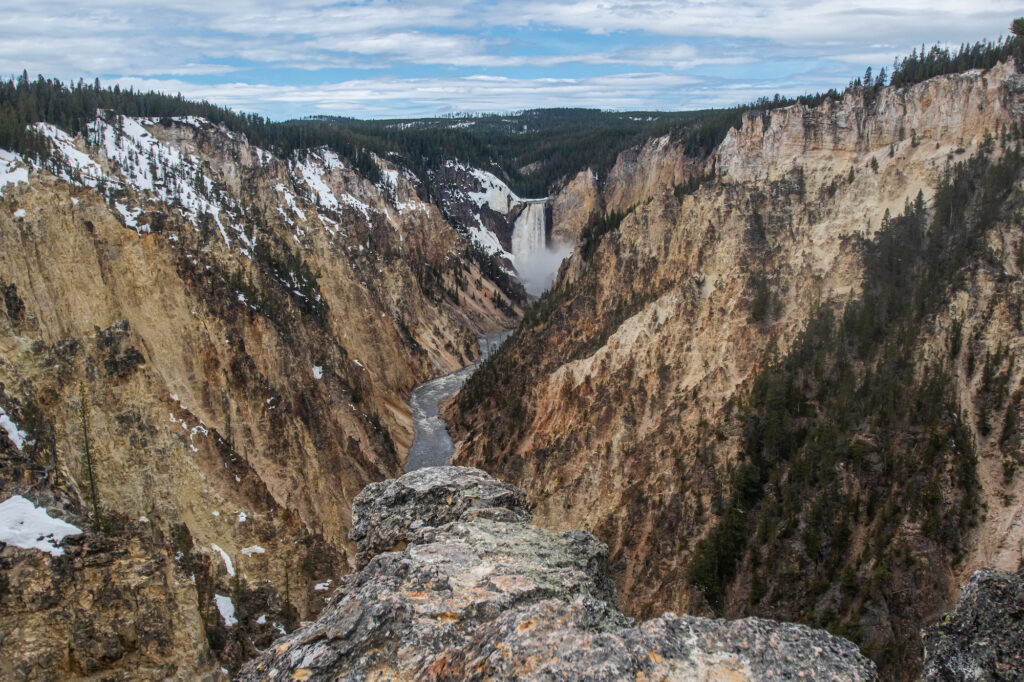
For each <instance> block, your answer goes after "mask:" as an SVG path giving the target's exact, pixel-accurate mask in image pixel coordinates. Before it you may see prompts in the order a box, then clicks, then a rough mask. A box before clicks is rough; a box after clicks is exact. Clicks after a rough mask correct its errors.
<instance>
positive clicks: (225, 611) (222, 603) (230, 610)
mask: <svg viewBox="0 0 1024 682" xmlns="http://www.w3.org/2000/svg"><path fill="white" fill-rule="evenodd" d="M213 598H214V600H215V601H216V602H217V610H218V611H220V617H221V618H223V619H224V625H226V626H228V627H232V626H233V625H237V624H238V619H237V618H235V603H234V602H233V601H231V597H228V596H225V595H223V594H215V595H213Z"/></svg>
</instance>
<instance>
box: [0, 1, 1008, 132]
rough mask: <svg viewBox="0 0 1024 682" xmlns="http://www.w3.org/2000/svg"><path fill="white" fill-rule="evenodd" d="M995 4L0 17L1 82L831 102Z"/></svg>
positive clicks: (966, 31)
mask: <svg viewBox="0 0 1024 682" xmlns="http://www.w3.org/2000/svg"><path fill="white" fill-rule="evenodd" d="M1015 16H1024V2H1022V0H1017V1H1016V2H1006V1H1003V0H970V1H968V0H926V1H921V0H902V1H901V2H894V0H761V1H758V2H714V1H713V0H644V1H639V2H632V1H626V0H564V1H559V0H554V1H552V0H525V1H520V2H510V1H502V0H498V1H495V2H478V1H474V0H431V1H429V2H422V1H420V0H394V1H388V0H370V1H368V2H330V1H327V0H273V1H268V0H230V1H227V0H176V1H175V2H147V1H146V0H89V1H84V0H83V1H78V2H71V1H68V0H30V1H29V2H25V1H24V0H18V1H17V2H14V1H12V0H0V38H2V39H0V75H2V76H5V77H9V76H14V75H16V74H20V73H21V72H22V70H27V71H28V73H29V75H30V77H32V78H35V76H36V75H38V74H42V75H43V76H45V77H47V78H59V79H60V80H62V81H65V82H67V81H77V80H78V79H79V78H85V79H86V80H87V81H92V80H93V79H95V78H99V79H100V81H101V82H102V83H103V84H105V85H113V84H119V85H121V86H122V87H128V86H133V87H135V88H136V89H139V88H142V89H148V90H159V91H163V92H169V93H178V92H180V93H182V94H183V95H185V96H186V97H189V98H193V99H207V100H210V101H212V102H215V103H217V104H221V105H225V106H229V107H232V108H234V109H237V110H242V111H251V112H257V113H260V114H263V115H265V116H268V117H270V118H272V119H278V120H280V119H285V118H293V117H301V116H309V115H320V114H336V115H342V116H354V117H358V118H397V117H420V116H438V115H446V114H452V113H458V112H464V113H482V112H512V111H519V110H523V109H531V108H536V107H566V106H571V107H595V108H601V109H611V110H687V109H701V108H706V107H713V106H728V105H733V104H740V103H744V102H749V101H751V100H753V99H755V98H757V97H759V96H762V95H766V96H771V95H774V94H775V93H781V94H783V95H790V96H792V95H800V94H806V93H813V92H819V91H824V90H828V89H829V88H832V87H835V88H838V89H841V88H842V87H844V86H845V85H846V84H847V83H848V82H849V80H850V79H851V78H853V77H855V76H859V75H861V74H863V73H864V69H865V67H867V66H872V67H873V68H874V70H875V72H876V73H877V71H878V69H879V68H881V67H889V68H891V65H892V62H893V58H894V57H896V56H903V55H906V54H909V53H910V50H912V49H913V48H915V47H917V48H918V49H920V46H921V45H922V44H927V45H929V46H930V45H933V44H936V43H939V44H945V45H949V46H953V47H956V46H959V44H960V43H962V42H974V41H977V40H981V39H991V40H995V39H997V38H999V37H1001V36H1003V35H1006V34H1007V33H1008V32H1009V30H1008V27H1009V25H1010V22H1011V20H1012V19H1013V18H1014V17H1015Z"/></svg>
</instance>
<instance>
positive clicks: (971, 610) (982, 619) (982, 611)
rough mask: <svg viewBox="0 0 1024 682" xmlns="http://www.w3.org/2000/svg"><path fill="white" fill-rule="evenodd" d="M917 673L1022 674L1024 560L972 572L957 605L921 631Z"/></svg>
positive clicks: (950, 676)
mask: <svg viewBox="0 0 1024 682" xmlns="http://www.w3.org/2000/svg"><path fill="white" fill-rule="evenodd" d="M922 637H923V639H924V672H923V673H922V675H921V679H923V680H928V681H929V682H931V681H935V682H938V681H939V680H943V681H945V680H950V681H952V680H958V681H959V680H986V681H987V680H1024V565H1022V566H1021V569H1020V571H1019V572H1018V573H1017V574H1016V575H1014V574H1012V573H1000V572H998V571H993V570H989V569H981V570H978V571H975V572H974V575H972V576H971V579H970V581H969V582H968V583H967V584H966V585H964V586H963V588H962V589H961V590H960V599H958V600H957V603H956V609H955V610H954V611H953V612H952V613H948V614H946V615H945V616H944V617H943V618H942V620H940V621H939V622H938V623H936V624H935V625H932V626H930V627H928V628H926V629H925V630H924V632H923V633H922Z"/></svg>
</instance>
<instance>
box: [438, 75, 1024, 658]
mask: <svg viewBox="0 0 1024 682" xmlns="http://www.w3.org/2000/svg"><path fill="white" fill-rule="evenodd" d="M1021 86H1022V81H1021V78H1020V76H1018V75H1017V73H1016V72H1015V69H1014V67H1013V65H1010V64H1002V65H999V66H998V67H996V68H994V69H992V70H990V71H988V72H984V73H982V72H977V71H975V72H968V73H965V74H960V75H956V76H947V77H941V78H936V79H933V80H930V81H926V82H924V83H921V84H918V85H914V86H911V87H906V88H881V89H878V90H875V89H868V88H853V89H851V90H849V91H847V92H846V93H845V94H844V95H843V96H842V97H841V98H839V99H835V100H829V101H826V102H825V103H824V104H822V105H821V106H817V107H806V106H803V105H796V106H792V107H786V108H782V109H778V110H774V111H770V112H755V113H751V114H749V115H748V116H746V117H745V119H744V121H743V125H742V128H740V129H734V130H733V131H732V132H730V133H729V135H728V136H727V138H726V140H725V141H724V142H723V143H722V144H721V145H720V147H719V148H718V150H717V151H716V153H715V155H714V157H713V159H712V160H711V162H712V163H713V166H714V168H715V175H714V177H713V178H711V179H709V180H707V181H705V182H704V183H703V184H702V185H701V186H700V187H699V188H698V189H697V190H696V191H693V192H692V193H690V192H689V190H688V189H687V190H685V191H682V192H679V191H672V188H671V187H669V186H667V185H666V184H661V183H653V184H650V186H652V187H654V188H655V191H653V192H652V193H650V194H648V195H647V196H646V197H643V198H642V199H641V197H640V196H637V197H635V198H634V197H631V198H630V199H628V200H627V201H629V202H630V206H632V209H631V210H628V211H626V213H627V214H626V215H625V216H624V217H621V216H619V217H621V220H618V221H606V223H605V224H604V225H603V228H602V230H601V231H599V232H596V233H594V234H593V235H592V238H591V239H589V240H588V241H586V242H585V243H584V244H582V245H581V247H580V248H579V249H577V252H576V253H575V254H574V255H573V257H572V258H571V259H570V260H569V261H568V262H567V263H566V264H565V265H563V269H562V272H561V275H560V278H559V281H558V282H557V283H556V285H555V287H554V289H553V290H552V291H551V292H549V294H548V295H547V296H546V297H545V298H543V299H542V300H541V301H540V303H539V305H538V306H537V308H536V309H535V311H534V312H533V313H531V315H530V316H528V318H527V320H526V322H525V323H524V326H523V327H522V328H521V329H520V330H519V331H518V332H517V333H516V335H515V336H513V338H512V341H511V342H510V343H509V344H507V346H506V348H505V351H504V352H503V353H501V354H499V355H497V356H495V357H494V358H493V359H492V360H491V361H490V362H488V363H486V364H485V365H484V367H483V368H482V369H481V371H480V372H478V374H477V376H476V377H475V378H474V379H473V380H471V381H470V382H469V383H468V384H467V387H466V388H465V389H464V390H463V393H462V394H461V396H460V400H459V402H458V405H457V406H456V407H455V408H453V410H452V411H451V412H450V417H451V421H452V422H453V423H454V424H455V429H456V433H455V434H454V436H455V438H456V439H457V440H459V441H460V442H459V443H458V445H457V447H458V449H457V454H456V457H455V461H456V462H458V463H465V464H472V465H474V466H479V467H481V468H483V469H486V470H488V471H491V472H493V473H495V474H496V475H500V476H502V477H505V478H507V479H508V480H510V481H511V482H513V483H514V484H516V485H518V486H521V487H522V488H524V489H525V490H526V491H527V493H528V495H529V496H530V499H531V500H535V501H536V503H537V508H536V509H535V511H534V514H535V518H537V519H538V521H539V522H540V523H542V524H543V525H545V526H549V527H554V528H563V529H568V528H583V529H586V530H588V531H591V532H594V533H595V534H596V535H597V536H598V537H599V538H600V539H601V540H602V541H604V542H606V543H608V545H609V548H610V562H611V570H612V576H613V578H614V579H615V582H616V585H617V586H618V588H619V590H620V593H621V594H622V595H623V603H624V606H625V610H626V612H627V613H630V614H631V615H636V616H642V617H647V616H650V615H654V614H655V613H658V612H660V611H662V610H664V609H674V610H680V611H690V612H695V611H696V612H701V611H702V610H703V611H708V612H710V611H711V610H714V611H717V612H720V613H724V614H727V615H731V616H740V615H747V614H760V615H767V616H772V617H778V618H784V619H792V620H799V621H802V622H806V623H812V624H815V625H818V626H822V627H824V626H827V627H829V628H831V629H832V630H833V631H836V632H842V633H844V634H846V635H848V636H849V637H851V638H853V639H855V640H857V641H859V642H860V643H861V644H862V646H864V648H865V651H867V652H869V653H870V654H871V655H872V656H873V657H874V658H875V659H876V660H877V661H879V662H880V663H881V664H882V666H883V671H884V672H885V673H886V675H887V676H891V677H899V676H911V675H913V674H914V671H915V670H916V669H917V666H918V665H919V661H920V656H921V645H920V640H919V637H918V634H917V633H918V630H919V628H920V627H921V626H922V625H923V624H924V623H927V622H929V621H931V620H933V619H935V618H936V617H937V616H938V615H939V613H941V611H942V610H944V609H946V608H948V607H949V606H950V605H951V603H952V600H953V599H954V598H955V593H956V586H957V585H958V584H959V583H960V582H961V581H964V580H966V578H967V576H969V575H970V573H971V572H972V571H973V570H974V569H975V568H978V567H980V566H986V565H987V566H996V567H999V568H1002V569H1004V570H1016V568H1017V562H1019V561H1020V547H1021V543H1022V541H1024V524H1022V523H1021V508H1022V507H1021V505H1020V502H1019V500H1020V497H1019V496H1020V495H1021V494H1022V493H1024V490H1022V488H1021V486H1022V483H1021V481H1022V479H1021V478H1020V475H1019V471H1018V469H1017V465H1018V463H1019V459H1020V451H1019V442H1020V440H1019V437H1020V433H1019V426H1018V424H1019V423H1020V416H1021V415H1020V411H1021V397H1020V396H1021V381H1022V367H1021V365H1020V363H1019V362H1017V361H1016V359H1015V358H1017V357H1018V356H1019V355H1020V351H1021V344H1022V343H1024V335H1022V332H1021V329H1022V318H1021V309H1022V308H1021V306H1022V299H1021V295H1022V290H1021V285H1020V277H1021V273H1022V269H1021V268H1022V267H1024V261H1022V260H1021V257H1020V255H1019V254H1021V253H1022V252H1024V246H1022V244H1024V234H1022V232H1021V228H1020V224H1019V221H1018V220H1017V219H1016V218H1015V217H1014V215H1015V214H1014V211H1015V210H1017V208H1018V207H1019V206H1020V196H1021V194H1020V190H1019V187H1020V181H1021V176H1020V166H1019V157H1018V156H1016V154H1017V152H1016V151H1015V150H1016V149H1017V148H1018V146H1019V144H1020V143H1019V132H1020V114H1021V103H1022V100H1021V97H1020V94H1021ZM659 145H660V143H657V142H656V141H655V142H652V143H651V144H650V145H649V147H650V149H651V152H650V153H652V154H653V153H656V152H655V151H654V150H655V149H656V148H658V147H659ZM664 148H665V149H667V150H669V151H668V152H667V153H669V155H670V156H669V159H668V160H666V167H672V168H676V167H678V163H677V162H676V161H675V160H673V157H672V154H674V153H675V152H672V151H671V146H666V147H664ZM972 159H973V160H972ZM626 161H627V162H628V160H626ZM706 169H707V168H706V167H704V168H703V169H702V170H701V172H702V173H703V172H705V171H706ZM613 175H616V173H614V172H613ZM618 175H621V176H623V177H625V176H627V175H628V174H627V173H619V174H618ZM676 182H678V180H677V181H676ZM575 184H576V185H579V186H580V187H582V188H583V190H581V195H580V196H582V197H584V198H582V199H579V200H578V201H575V202H574V203H572V202H570V203H572V205H571V206H569V208H567V209H566V211H565V212H563V215H566V214H569V213H572V214H574V215H575V214H579V215H582V214H584V213H587V212H588V208H587V207H588V206H592V205H594V202H593V201H591V200H590V199H588V198H586V197H587V196H592V194H588V193H590V192H592V191H593V190H592V189H588V188H592V187H593V183H592V182H590V181H588V179H587V178H586V177H583V178H578V179H577V181H576V182H575ZM644 186H646V185H644ZM624 196H625V195H624ZM934 197H940V199H941V201H938V202H936V201H934V200H933V198H934ZM915 200H916V201H915ZM555 205H556V214H557V207H558V205H559V204H558V203H557V202H556V204H555ZM986 207H988V208H986ZM626 208H628V207H626ZM619 210H623V209H619ZM901 215H902V216H906V219H903V218H900V219H899V220H896V218H897V216H901ZM936 221H938V222H939V223H941V225H940V226H939V228H938V229H937V228H936V227H935V225H936ZM954 224H955V225H956V226H957V229H956V230H955V231H952V232H944V230H946V228H945V227H942V226H943V225H945V226H948V225H954ZM929 225H930V226H931V227H928V226H929ZM915 226H924V227H921V228H920V230H919V228H918V227H915ZM557 229H558V228H557V227H556V230H557ZM915 230H919V231H916V232H915ZM940 234H946V235H947V238H948V241H947V242H945V243H942V242H940V241H937V242H935V243H931V244H930V245H929V246H920V247H918V246H916V245H917V244H928V242H927V241H926V237H927V235H936V236H938V235H940ZM966 234H970V235H971V236H970V245H965V246H963V247H962V248H961V246H959V244H961V242H962V238H961V237H960V236H956V235H966ZM899 235H902V236H899ZM907 235H911V236H912V238H911V236H907ZM913 235H916V236H913ZM897 237H898V238H897ZM937 238H938V237H937ZM915 240H916V241H915ZM897 243H901V244H906V245H905V246H903V247H899V248H901V249H904V251H903V252H902V253H901V252H900V250H899V249H897V248H896V247H894V246H892V245H893V244H897ZM919 248H920V249H927V254H924V253H923V252H921V251H918V250H917V249H919ZM882 254H885V255H884V257H883V255H882ZM967 254H969V256H968V255H967ZM901 262H906V263H908V264H912V265H908V267H907V268H906V269H902V268H901V266H900V265H899V264H900V263H901ZM930 263H933V264H932V265H929V264H930ZM934 264H939V265H934ZM865 273H872V274H870V275H866V274H865ZM874 273H881V274H880V275H878V277H876V275H875V274H874ZM892 273H902V274H899V277H902V278H903V279H900V280H893V279H892V278H891V275H892ZM865 277H868V280H867V281H866V280H865ZM894 291H895V292H899V291H906V292H910V294H909V297H910V300H911V302H910V303H907V304H906V307H905V308H904V307H903V306H904V304H903V303H897V302H896V300H895V299H894V298H893V296H889V295H888V294H887V293H886V292H894ZM915 297H916V298H915ZM901 311H902V312H901ZM897 313H898V314H899V315H901V316H902V317H900V318H899V319H904V320H906V326H903V327H901V328H902V329H904V330H905V331H904V336H903V337H899V336H898V335H897V333H896V332H895V331H893V330H895V329H896V328H897V327H896V325H895V323H894V324H893V326H891V327H887V326H885V325H883V324H882V322H880V320H888V319H891V318H892V319H895V316H896V315H897ZM843 315H847V317H846V318H844V317H843ZM850 316H853V317H850ZM844 320H845V321H844ZM855 320H860V321H861V322H860V327H857V325H856V324H854V322H855ZM809 326H810V328H809ZM823 330H830V331H829V333H825V331H823ZM832 330H835V331H832ZM844 330H845V331H844ZM844 335H845V336H844ZM852 335H863V337H862V338H863V340H862V341H858V342H857V343H855V344H852V345H851V341H850V340H849V339H850V337H851V336H852ZM846 348H849V349H850V350H849V351H848V352H847V351H845V350H843V351H842V352H840V351H839V350H836V349H846ZM884 349H888V350H887V351H885V352H883V350H884ZM791 351H792V354H791ZM833 351H834V352H833ZM830 353H831V354H830ZM886 353H888V355H887V354H886ZM837 354H838V355H839V356H840V357H836V355H837ZM897 359H898V362H897ZM778 362H784V363H788V364H785V365H784V367H786V368H792V371H791V372H790V374H788V375H787V374H786V373H785V372H782V371H781V370H780V371H777V372H774V371H773V372H768V371H766V370H769V369H771V368H773V367H777V366H779V365H777V364H776V363H778ZM986 367H987V369H985V368H986ZM786 376H792V377H794V382H795V383H792V384H790V383H787V381H788V380H787V379H785V377H786ZM879 377H892V378H896V377H899V378H900V379H899V384H900V385H903V386H908V387H913V386H916V387H918V388H915V389H914V390H913V392H910V390H909V389H908V391H907V393H905V394H902V393H899V392H898V391H897V392H895V393H894V392H892V391H893V386H892V385H886V386H882V385H881V384H880V382H879V381H877V379H878V378H879ZM929 377H934V380H933V379H929ZM759 378H761V380H760V382H758V381H757V380H758V379H759ZM776 380H777V381H776ZM773 381H774V382H775V383H773ZM926 385H927V386H928V387H930V388H925V386H926ZM847 395H849V396H850V398H849V399H847V398H846V397H844V396H847ZM854 395H856V396H859V397H860V398H861V400H862V401H863V402H857V401H856V400H854V399H853V396H854ZM885 395H888V396H889V397H888V398H884V397H883V396H885ZM898 395H906V398H897V397H896V396H898ZM833 398H835V399H834V400H833ZM886 401H888V402H886ZM896 405H902V406H909V407H910V408H913V409H907V410H903V409H896V407H895V406H896ZM929 405H934V406H935V409H930V408H928V407H927V406H929ZM869 408H870V409H869ZM872 410H873V411H872ZM843 414H846V415H850V420H851V422H850V423H844V422H843V420H842V419H841V418H840V417H839V416H838V415H843ZM878 414H886V415H894V418H893V421H891V422H889V423H884V424H883V423H878V422H876V421H874V419H875V417H874V416H872V415H878ZM828 415H831V416H828ZM861 415H863V416H861ZM825 416H828V421H825ZM819 417H820V419H819ZM854 420H856V421H854ZM789 425H793V427H792V428H790V426H789ZM929 434H939V435H938V436H937V438H935V439H932V441H929V437H928V435H929ZM929 442H931V445H929V444H928V443H929ZM975 458H976V459H975ZM716 529H717V530H716ZM747 537H752V538H755V539H754V540H752V541H751V542H750V543H747V542H746V538H747Z"/></svg>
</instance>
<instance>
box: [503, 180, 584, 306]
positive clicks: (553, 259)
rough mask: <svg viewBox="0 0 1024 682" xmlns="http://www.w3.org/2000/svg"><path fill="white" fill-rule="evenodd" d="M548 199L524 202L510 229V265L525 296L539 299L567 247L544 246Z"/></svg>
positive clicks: (549, 282)
mask: <svg viewBox="0 0 1024 682" xmlns="http://www.w3.org/2000/svg"><path fill="white" fill-rule="evenodd" d="M546 207H547V199H535V200H527V201H526V206H525V207H524V208H523V212H522V213H520V214H519V217H518V218H516V222H515V225H514V226H513V228H512V264H513V265H515V267H516V273H517V274H518V275H519V280H520V281H521V282H522V283H523V286H524V287H525V288H526V291H527V293H529V294H531V295H533V296H540V295H541V294H542V293H544V290H545V289H547V288H548V287H550V286H551V283H552V282H553V281H554V279H555V273H557V272H558V266H559V265H560V264H561V262H562V259H563V258H565V257H566V256H567V255H568V252H569V250H570V249H569V247H567V246H563V247H562V248H559V249H556V250H552V249H550V248H548V245H547V220H546V217H545V213H546V211H545V209H546Z"/></svg>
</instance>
